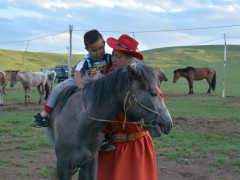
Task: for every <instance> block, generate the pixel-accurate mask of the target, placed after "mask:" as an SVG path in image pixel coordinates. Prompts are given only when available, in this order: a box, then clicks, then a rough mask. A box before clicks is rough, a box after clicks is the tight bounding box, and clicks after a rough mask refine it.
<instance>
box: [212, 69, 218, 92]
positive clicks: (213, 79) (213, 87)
mask: <svg viewBox="0 0 240 180" xmlns="http://www.w3.org/2000/svg"><path fill="white" fill-rule="evenodd" d="M216 80H217V73H216V71H215V70H214V75H213V78H212V83H211V87H212V90H213V91H214V90H215V89H216Z"/></svg>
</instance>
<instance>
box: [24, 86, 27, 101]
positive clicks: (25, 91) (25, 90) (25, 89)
mask: <svg viewBox="0 0 240 180" xmlns="http://www.w3.org/2000/svg"><path fill="white" fill-rule="evenodd" d="M24 93H25V104H27V99H28V92H27V88H24Z"/></svg>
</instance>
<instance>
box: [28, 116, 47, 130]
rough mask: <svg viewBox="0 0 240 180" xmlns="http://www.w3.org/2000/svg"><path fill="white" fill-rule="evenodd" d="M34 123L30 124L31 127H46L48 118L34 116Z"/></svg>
mask: <svg viewBox="0 0 240 180" xmlns="http://www.w3.org/2000/svg"><path fill="white" fill-rule="evenodd" d="M34 118H35V121H33V122H32V123H31V126H32V127H36V128H40V127H47V126H48V118H47V117H42V116H41V114H40V113H38V114H36V115H35V116H34Z"/></svg>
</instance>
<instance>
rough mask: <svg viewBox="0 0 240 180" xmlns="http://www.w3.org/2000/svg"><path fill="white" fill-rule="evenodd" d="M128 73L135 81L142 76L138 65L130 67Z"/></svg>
mask: <svg viewBox="0 0 240 180" xmlns="http://www.w3.org/2000/svg"><path fill="white" fill-rule="evenodd" d="M127 71H128V75H129V76H130V77H131V78H133V79H137V78H138V77H139V76H140V73H139V71H138V69H137V67H136V65H128V66H127Z"/></svg>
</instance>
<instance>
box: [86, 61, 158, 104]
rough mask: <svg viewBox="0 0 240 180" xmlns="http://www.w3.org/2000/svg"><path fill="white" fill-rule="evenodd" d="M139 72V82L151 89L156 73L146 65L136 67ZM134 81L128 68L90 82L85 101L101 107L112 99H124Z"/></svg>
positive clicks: (87, 84)
mask: <svg viewBox="0 0 240 180" xmlns="http://www.w3.org/2000/svg"><path fill="white" fill-rule="evenodd" d="M134 67H135V68H136V69H137V71H138V72H139V75H140V76H139V77H138V80H139V81H141V82H142V85H143V86H142V87H141V88H145V89H150V88H152V87H153V84H155V83H156V79H157V78H156V77H157V76H156V74H155V71H154V70H153V69H152V68H150V67H147V66H145V65H140V64H137V65H134ZM132 83H133V79H132V78H131V77H130V76H129V75H128V72H127V68H124V69H119V70H116V71H114V72H111V73H109V74H108V75H106V76H103V77H101V78H99V79H98V80H93V81H88V82H87V83H86V84H85V87H86V89H87V90H86V91H87V93H86V94H85V96H86V97H85V99H86V100H87V101H88V102H92V103H93V104H94V105H97V106H101V104H102V103H103V102H105V101H106V99H110V98H111V97H110V96H109V95H111V96H114V97H115V99H116V98H119V97H122V94H123V93H126V92H127V91H128V90H130V88H131V85H132Z"/></svg>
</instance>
